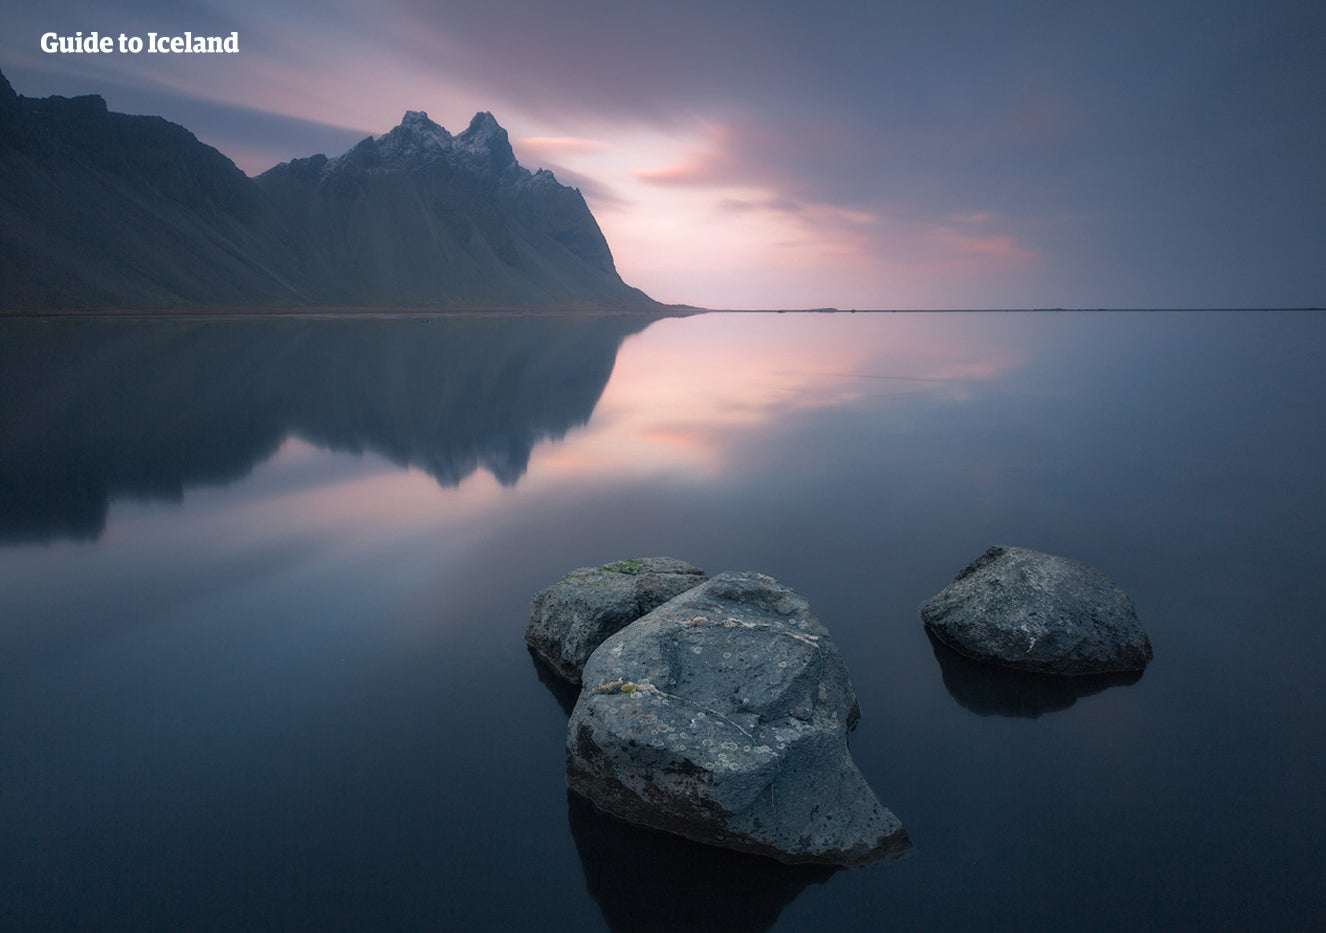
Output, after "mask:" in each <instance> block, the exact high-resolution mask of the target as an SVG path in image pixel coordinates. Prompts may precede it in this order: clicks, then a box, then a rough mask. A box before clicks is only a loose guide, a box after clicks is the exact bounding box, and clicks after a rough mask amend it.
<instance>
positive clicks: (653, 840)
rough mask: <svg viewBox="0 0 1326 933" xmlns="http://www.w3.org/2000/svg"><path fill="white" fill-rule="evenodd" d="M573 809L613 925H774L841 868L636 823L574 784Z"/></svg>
mask: <svg viewBox="0 0 1326 933" xmlns="http://www.w3.org/2000/svg"><path fill="white" fill-rule="evenodd" d="M567 815H568V817H569V819H570V822H571V835H572V837H573V838H574V839H575V845H576V850H577V851H578V852H579V853H580V861H581V863H582V864H583V866H584V869H585V881H586V883H587V884H588V887H589V893H590V894H591V895H592V896H593V897H594V900H595V901H596V902H597V903H598V905H599V909H601V910H602V911H603V917H604V919H605V920H606V921H607V923H608V927H609V928H610V929H613V930H632V931H638V933H649V931H658V933H665V931H667V933H671V931H676V930H696V931H702V930H713V931H720V930H721V931H728V933H742V931H751V933H754V931H760V930H768V929H770V928H771V927H773V925H774V924H775V923H776V922H777V920H778V916H779V914H780V913H782V910H783V908H784V907H785V906H787V905H788V904H790V903H791V902H792V900H793V899H795V898H796V896H797V895H798V894H800V893H801V891H802V890H803V889H804V888H805V887H806V886H807V885H811V884H821V883H823V882H824V881H826V880H828V879H829V877H831V876H832V875H833V874H834V872H835V871H836V869H834V868H828V867H824V866H806V865H783V864H781V863H779V862H775V861H773V860H772V859H766V858H762V857H760V856H756V855H746V854H744V853H740V852H729V851H727V850H726V849H718V848H715V847H713V846H705V845H700V844H699V843H696V842H691V841H690V840H688V839H682V838H681V837H679V836H673V835H670V834H668V833H662V832H658V831H656V830H652V829H645V828H644V827H640V826H633V825H631V824H630V823H625V822H622V821H621V820H617V819H614V818H613V817H610V816H606V815H604V814H603V813H600V812H599V811H598V810H597V809H595V807H594V805H593V804H592V803H590V802H589V801H588V800H585V799H584V798H583V797H581V796H579V795H578V794H575V793H572V792H570V791H567Z"/></svg>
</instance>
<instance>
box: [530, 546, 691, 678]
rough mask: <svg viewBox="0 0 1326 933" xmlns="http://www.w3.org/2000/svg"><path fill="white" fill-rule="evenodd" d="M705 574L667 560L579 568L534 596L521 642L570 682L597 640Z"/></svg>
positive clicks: (625, 624) (646, 558)
mask: <svg viewBox="0 0 1326 933" xmlns="http://www.w3.org/2000/svg"><path fill="white" fill-rule="evenodd" d="M706 579H708V578H707V577H706V576H705V573H704V571H703V570H701V569H700V568H699V567H696V566H695V565H694V564H688V563H686V561H684V560H677V559H676V558H673V557H644V558H634V559H631V560H619V561H616V562H614V563H611V564H604V565H603V566H602V567H581V568H580V569H579V570H572V571H571V572H570V573H568V574H567V575H566V576H565V577H563V578H562V579H561V580H559V581H557V582H556V583H554V584H553V585H552V586H550V587H548V589H546V590H544V591H543V592H541V593H539V594H538V595H536V596H535V597H534V600H533V601H532V602H531V603H530V607H529V626H528V628H526V629H525V641H527V642H529V645H530V647H531V648H533V649H534V651H535V652H536V653H537V654H538V655H539V657H541V658H542V659H543V660H545V661H547V662H548V664H549V665H551V666H552V668H553V670H555V671H557V673H559V674H561V675H562V676H563V677H565V678H566V679H567V680H570V681H571V682H573V683H580V671H581V669H582V668H583V667H584V666H585V662H586V661H587V660H589V656H590V654H591V653H592V652H593V651H594V649H595V648H597V647H598V646H599V645H600V644H602V643H603V640H604V639H605V638H607V637H608V636H609V635H611V634H612V633H614V632H616V631H618V630H619V629H621V628H623V627H624V626H627V625H629V624H630V623H632V622H634V621H635V620H636V619H638V618H640V617H641V616H642V615H644V614H645V613H647V612H649V611H650V610H651V609H653V608H654V607H656V606H661V605H663V603H665V602H667V601H668V600H669V599H671V598H672V597H674V596H676V595H678V594H679V593H684V592H686V591H687V590H689V589H690V588H691V587H694V586H698V585H700V584H701V583H703V582H704V581H705V580H706Z"/></svg>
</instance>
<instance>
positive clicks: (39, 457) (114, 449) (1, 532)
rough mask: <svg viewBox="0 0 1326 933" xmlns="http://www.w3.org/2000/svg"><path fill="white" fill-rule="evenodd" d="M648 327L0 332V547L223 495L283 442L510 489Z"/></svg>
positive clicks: (478, 320)
mask: <svg viewBox="0 0 1326 933" xmlns="http://www.w3.org/2000/svg"><path fill="white" fill-rule="evenodd" d="M652 320H653V318H652V317H651V316H646V315H620V316H606V317H593V318H591V317H586V316H574V315H535V316H526V317H508V316H500V317H499V316H493V317H483V316H479V315H474V316H455V317H432V316H429V317H418V316H415V317H379V318H376V319H374V318H368V317H356V318H345V319H332V320H327V319H321V320H310V319H307V318H305V319H299V318H292V317H281V318H268V319H258V318H255V317H244V318H239V319H230V320H212V321H200V320H196V319H194V320H185V319H180V318H175V319H157V320H141V319H139V320H132V321H130V320H120V321H107V320H104V319H97V320H86V319H85V320H52V321H41V320H35V319H24V320H10V321H5V322H0V437H3V438H4V444H3V445H2V446H0V543H6V542H22V541H44V540H51V539H54V538H58V537H72V538H84V539H86V538H95V537H97V536H98V535H99V534H100V533H101V531H102V529H103V528H104V526H105V522H106V513H107V507H108V505H109V503H110V502H111V501H112V500H114V499H115V498H117V497H124V496H133V497H145V498H163V499H178V498H180V497H181V496H182V495H183V491H184V489H185V488H186V487H189V486H194V485H199V484H218V483H228V482H233V481H235V480H237V479H239V478H241V477H243V476H244V475H246V474H247V473H248V472H249V471H250V470H251V469H252V468H253V467H254V466H255V465H256V464H257V463H259V462H261V461H262V460H264V459H266V458H267V457H269V456H270V455H271V454H272V453H274V452H275V451H276V450H277V448H278V447H279V446H280V444H281V442H282V441H283V440H284V439H285V438H286V437H287V436H289V435H297V436H299V437H302V438H304V439H306V440H308V441H311V442H313V443H315V444H318V445H321V446H324V447H328V448H331V449H333V450H339V451H350V452H360V451H364V450H371V451H374V452H376V453H378V454H381V455H382V456H384V457H386V458H388V459H389V460H391V461H392V462H394V463H397V464H399V465H401V466H413V467H418V468H420V469H422V470H424V471H425V472H427V473H428V474H430V475H431V476H433V477H434V478H435V479H436V480H437V481H438V482H439V483H440V484H442V485H444V486H451V485H456V484H458V483H459V482H460V481H461V480H462V479H464V478H465V477H466V476H468V475H469V474H470V473H472V472H474V471H475V470H476V469H478V468H480V467H483V468H485V469H488V470H489V471H491V472H492V473H493V475H494V476H496V477H497V479H498V480H499V481H500V482H502V483H503V484H505V485H511V484H514V483H515V482H516V481H517V480H518V479H519V478H520V477H521V476H522V475H523V474H524V472H525V469H526V467H527V465H528V462H529V457H530V453H531V451H532V449H533V447H534V446H535V444H537V443H538V442H539V441H541V440H543V439H546V438H557V437H561V436H562V435H564V434H565V433H566V432H567V431H568V430H570V429H571V428H574V427H576V426H578V425H582V424H584V423H585V422H586V421H588V419H589V416H590V414H591V413H592V412H593V410H594V406H595V405H596V403H597V402H598V400H599V397H600V396H601V395H602V392H603V389H604V386H605V385H606V384H607V381H608V377H609V376H610V375H611V373H612V369H613V365H614V362H615V360H616V354H617V349H618V347H619V346H620V345H621V342H622V340H623V339H625V337H626V336H627V335H629V334H632V333H635V332H638V331H640V330H643V329H644V328H645V327H646V326H648V324H649V323H650V322H651V321H652Z"/></svg>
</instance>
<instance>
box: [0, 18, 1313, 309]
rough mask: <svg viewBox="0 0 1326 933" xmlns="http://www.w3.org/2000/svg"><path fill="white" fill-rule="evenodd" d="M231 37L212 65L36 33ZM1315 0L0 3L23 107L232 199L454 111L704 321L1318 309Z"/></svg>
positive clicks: (639, 272) (631, 266) (639, 275)
mask: <svg viewBox="0 0 1326 933" xmlns="http://www.w3.org/2000/svg"><path fill="white" fill-rule="evenodd" d="M80 30H81V31H82V32H84V33H85V34H86V33H89V32H91V31H93V30H97V31H99V32H101V33H102V34H107V35H111V36H115V37H118V35H119V34H120V33H125V34H126V35H129V36H133V35H140V36H146V35H147V33H148V32H156V33H158V34H163V35H172V34H180V33H183V32H184V31H186V30H187V31H191V32H193V33H194V34H204V35H229V34H230V33H231V32H237V33H238V36H239V47H240V51H239V52H238V53H237V54H235V55H214V56H198V55H150V54H147V53H141V54H139V55H132V54H121V53H119V52H114V53H112V54H109V55H102V54H96V55H90V54H47V53H45V52H43V51H42V49H41V36H42V34H43V33H46V32H57V33H60V34H64V35H72V34H73V33H75V32H76V31H80ZM1324 46H1326V3H1322V2H1321V0H1296V2H1293V0H1253V2H1241V0H1237V2H1228V0H1199V2H1187V0H1113V2H1109V3H1106V2H1076V0H1046V2H1022V0H1000V2H992V0H986V2H980V0H904V2H891V0H867V2H855V0H818V2H815V3H811V2H808V0H764V2H753V0H751V2H747V0H668V2H658V0H651V2H646V0H556V2H551V0H489V2H486V3H477V2H459V0H456V2H450V0H434V2H426V0H376V2H373V3H366V2H363V3H350V2H346V0H325V2H319V3H284V4H275V3H270V2H266V0H261V2H260V0H225V2H221V0H123V2H118V3H114V4H109V3H105V2H104V0H100V2H93V0H7V2H6V3H5V5H4V8H3V10H0V70H2V71H3V72H4V74H5V75H6V77H8V78H9V80H10V82H11V83H12V84H13V85H14V88H15V90H17V91H18V93H20V94H23V95H25V96H29V97H44V96H47V95H50V94H62V95H67V96H72V95H76V94H86V93H98V94H101V95H102V96H103V97H105V98H106V100H107V103H108V104H109V106H110V108H111V109H112V110H117V111H122V112H126V113H153V114H160V115H162V116H164V117H166V118H167V119H169V120H172V121H174V122H177V123H180V124H182V125H184V126H186V127H187V128H189V129H190V130H192V131H193V132H194V134H195V135H197V136H198V138H199V139H201V140H202V141H203V142H206V143H208V144H210V145H213V146H215V147H216V148H218V149H219V150H221V151H222V152H223V153H225V154H226V155H228V156H229V157H230V158H231V159H233V160H234V161H235V162H236V164H237V165H239V166H240V168H242V169H243V170H244V171H246V172H248V173H249V174H251V175H256V174H259V173H261V172H262V171H264V170H266V169H268V168H270V167H271V166H273V165H275V164H277V163H279V162H282V161H286V160H288V159H291V158H296V157H302V156H308V155H312V154H314V153H317V152H324V153H327V154H328V155H336V154H339V153H340V152H343V151H345V150H346V149H348V148H350V147H351V146H352V145H354V143H356V142H357V141H358V140H360V139H362V138H364V137H365V136H368V135H380V134H382V133H385V132H387V131H388V130H390V129H391V128H392V127H393V126H395V125H396V124H397V123H399V122H400V119H401V117H402V115H403V114H404V112H405V111H406V110H424V111H427V112H428V114H429V115H430V116H431V117H432V118H433V119H434V120H436V121H437V122H439V123H441V124H442V125H444V126H446V127H447V128H448V129H450V130H452V131H453V132H459V131H461V130H463V129H464V128H465V126H466V125H468V123H469V120H470V118H471V117H472V116H473V115H474V114H475V113H476V112H478V111H481V110H486V111H490V112H491V113H493V115H494V116H495V117H496V118H497V120H498V122H499V123H500V124H501V125H502V126H503V127H505V128H506V130H507V131H508V133H509V134H510V137H511V142H512V147H513V149H514V151H515V153H516V157H517V158H518V159H519V160H520V162H521V164H522V165H524V166H525V167H526V168H529V169H530V170H531V171H533V170H535V169H537V168H548V169H550V170H552V171H553V172H554V174H555V175H556V176H557V178H558V180H559V181H561V182H562V183H563V184H569V185H573V186H575V187H578V188H579V189H580V190H581V191H582V193H583V194H584V196H585V199H586V201H587V202H588V204H589V206H590V209H591V210H592V211H593V213H594V215H595V218H596V219H597V220H598V222H599V225H600V226H601V227H602V228H603V232H604V235H605V236H606V237H607V239H608V243H609V245H610V246H611V248H612V251H613V255H614V258H615V259H616V263H617V269H618V271H619V272H620V273H621V275H622V278H623V279H625V280H626V281H627V282H628V283H630V284H632V285H635V286H638V287H640V288H642V289H644V290H645V291H646V292H647V293H648V294H650V295H651V296H652V297H654V298H656V299H658V300H660V301H664V302H669V303H686V304H693V305H698V306H702V307H710V308H765V309H772V308H808V307H839V308H858V309H905V308H916V309H947V308H1045V307H1073V308H1080V307H1087V308H1095V307H1117V308H1154V307H1166V308H1169V307H1181V308H1194V307H1195V308H1205V307H1322V306H1326V54H1323V52H1322V48H1323V47H1324Z"/></svg>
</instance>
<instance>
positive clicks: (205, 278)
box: [0, 74, 658, 309]
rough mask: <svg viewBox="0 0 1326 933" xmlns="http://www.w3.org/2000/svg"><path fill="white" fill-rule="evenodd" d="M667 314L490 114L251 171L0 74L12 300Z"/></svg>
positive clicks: (0, 255) (568, 194) (139, 120)
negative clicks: (21, 88) (620, 270)
mask: <svg viewBox="0 0 1326 933" xmlns="http://www.w3.org/2000/svg"><path fill="white" fill-rule="evenodd" d="M207 305H213V306H276V307H299V306H398V305H404V306H428V307H470V308H483V307H515V308H519V307H570V308H577V307H592V308H656V307H658V306H657V305H656V304H655V303H654V302H653V301H652V300H651V299H649V298H648V296H646V295H645V294H644V293H643V292H640V291H639V290H638V289H635V288H631V287H630V286H628V285H626V284H625V283H623V282H622V280H621V278H620V276H618V274H617V271H616V268H615V266H614V265H613V260H612V254H611V251H610V250H609V248H608V244H607V241H606V240H605V239H604V237H603V234H602V232H601V231H600V230H599V227H598V224H597V223H596V222H595V220H594V218H593V215H592V214H591V213H590V211H589V208H588V206H587V205H586V204H585V201H584V198H583V197H582V196H581V194H580V192H579V191H578V190H576V189H574V188H568V187H565V186H563V185H561V184H559V183H558V182H557V180H556V179H555V178H554V177H553V175H552V173H550V172H547V171H544V170H539V171H538V172H535V173H531V172H529V171H528V170H527V169H525V168H523V167H522V166H521V165H520V164H519V163H518V162H517V161H516V158H515V155H514V153H513V152H512V150H511V144H510V141H509V140H508V138H507V134H506V131H505V130H504V129H502V127H501V126H500V125H498V123H497V121H496V120H495V119H494V118H493V116H492V114H489V113H479V114H477V115H476V116H475V117H474V120H473V121H471V123H470V125H469V127H468V128H467V129H466V130H465V131H464V132H463V133H460V134H457V135H454V136H453V135H452V134H451V133H449V132H447V130H445V129H444V128H443V127H441V126H439V125H438V124H436V123H434V122H433V121H431V120H429V119H428V116H427V114H425V113H423V112H421V111H409V112H407V113H406V115H405V118H404V119H403V120H402V122H401V124H400V125H399V126H397V127H396V128H394V129H393V130H391V131H390V132H389V133H387V134H385V135H383V136H379V137H376V138H375V137H368V138H366V139H364V140H363V141H361V142H360V143H359V144H357V145H356V146H354V147H353V148H352V149H350V150H349V151H348V152H346V153H344V154H343V155H340V156H337V157H335V158H328V157H327V156H325V155H316V156H312V157H309V158H304V159H294V160H292V161H290V162H285V163H282V164H281V165H278V166H276V167H274V168H272V169H270V170H269V171H267V172H265V173H263V174H262V175H260V176H259V177H257V178H249V177H248V176H246V175H245V174H244V173H243V172H242V171H240V170H239V168H238V167H236V166H235V164H234V163H233V162H231V161H230V160H229V159H228V158H226V157H225V156H224V155H222V154H221V153H220V152H218V151H217V150H216V149H214V148H212V147H211V146H207V145H205V144H203V143H202V142H200V141H199V140H198V139H197V138H196V137H195V136H194V135H193V134H192V133H190V132H189V131H188V130H186V129H185V128H183V127H181V126H178V125H176V124H174V123H170V122H169V121H167V120H164V119H162V118H160V117H150V116H131V115H128V114H122V113H114V112H111V111H110V110H109V109H108V108H107V106H106V102H105V101H104V100H103V99H102V98H100V97H97V96H92V95H89V96H85V97H75V98H64V97H48V98H40V99H38V98H27V97H21V96H19V95H18V94H17V93H15V92H14V89H13V88H12V87H11V86H10V84H9V82H8V81H7V80H6V79H5V78H4V76H3V75H2V74H0V308H7V309H56V308H85V307H86V308H92V307H122V308H158V307H181V306H207Z"/></svg>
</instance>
